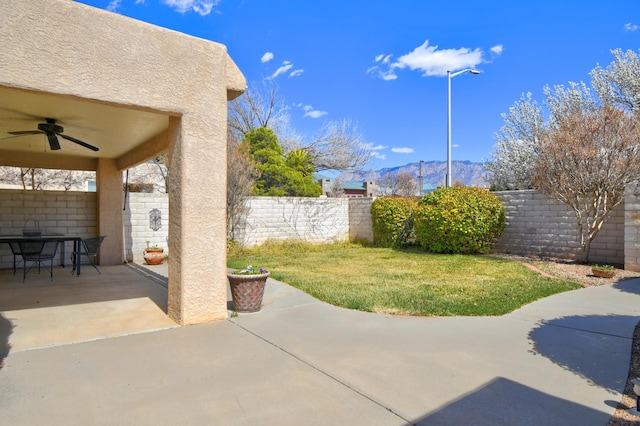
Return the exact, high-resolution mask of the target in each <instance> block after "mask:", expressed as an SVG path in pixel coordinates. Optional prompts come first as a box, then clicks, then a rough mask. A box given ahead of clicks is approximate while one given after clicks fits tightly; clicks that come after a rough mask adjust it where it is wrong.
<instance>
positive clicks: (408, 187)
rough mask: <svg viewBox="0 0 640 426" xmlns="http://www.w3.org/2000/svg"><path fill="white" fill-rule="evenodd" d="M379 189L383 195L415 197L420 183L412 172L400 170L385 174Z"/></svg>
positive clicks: (379, 183)
mask: <svg viewBox="0 0 640 426" xmlns="http://www.w3.org/2000/svg"><path fill="white" fill-rule="evenodd" d="M378 189H379V191H380V194H381V195H389V196H403V197H413V196H416V195H418V190H419V185H418V182H416V179H415V178H414V177H413V175H412V174H411V173H409V172H404V171H401V170H398V171H395V172H392V173H387V174H386V175H384V176H383V177H382V179H381V180H380V181H379V182H378Z"/></svg>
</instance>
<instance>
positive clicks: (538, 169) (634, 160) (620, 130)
mask: <svg viewBox="0 0 640 426" xmlns="http://www.w3.org/2000/svg"><path fill="white" fill-rule="evenodd" d="M545 92H546V95H547V104H548V105H549V108H550V110H551V117H550V123H549V126H548V127H547V129H546V130H545V131H544V132H543V133H542V134H541V138H540V143H539V145H538V157H537V161H536V165H535V168H534V178H533V184H534V188H536V189H539V190H540V191H542V192H544V193H545V194H547V195H549V196H550V197H552V198H555V199H557V200H559V201H561V202H563V203H565V204H567V205H568V206H569V207H570V208H571V209H572V210H573V211H574V213H575V216H576V224H577V230H578V235H579V238H580V247H581V248H582V256H581V260H582V261H585V262H587V261H588V260H589V251H590V248H591V242H592V241H593V239H594V238H595V237H596V235H597V234H598V231H600V229H601V227H602V225H603V224H604V223H605V221H606V220H607V218H608V217H609V215H610V214H611V212H612V210H613V209H614V208H615V207H616V206H617V205H619V204H620V203H621V202H622V201H623V200H624V190H625V186H626V185H627V184H628V183H631V182H634V181H636V180H637V179H638V178H640V161H638V154H640V122H639V121H638V120H637V119H636V118H635V117H633V116H632V115H630V114H629V113H627V112H625V111H623V110H621V109H619V108H616V107H615V106H614V105H612V104H610V103H604V104H603V103H600V102H598V101H597V99H595V98H593V96H592V95H591V93H590V91H589V89H588V88H587V87H586V86H585V85H584V84H581V85H578V84H571V85H570V87H569V88H565V87H562V86H557V87H555V89H554V90H553V91H551V90H550V89H549V88H546V89H545Z"/></svg>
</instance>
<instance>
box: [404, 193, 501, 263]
mask: <svg viewBox="0 0 640 426" xmlns="http://www.w3.org/2000/svg"><path fill="white" fill-rule="evenodd" d="M414 221H415V223H414V227H415V233H416V238H417V240H418V244H420V245H421V246H422V247H423V248H424V249H425V250H427V251H430V252H433V253H483V252H487V251H489V250H490V249H491V247H492V246H493V244H494V243H495V241H496V240H497V239H498V238H499V237H500V235H502V232H503V231H504V227H505V214H504V209H503V207H502V202H501V201H500V199H499V198H498V197H497V196H496V195H495V194H493V193H491V192H489V191H487V190H484V189H480V188H472V187H452V188H441V189H437V190H435V191H433V192H431V193H429V194H427V195H425V196H424V197H423V198H422V199H421V200H420V205H419V207H418V209H417V211H416V213H415V219H414Z"/></svg>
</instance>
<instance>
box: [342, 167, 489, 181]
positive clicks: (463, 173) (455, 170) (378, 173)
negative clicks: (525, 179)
mask: <svg viewBox="0 0 640 426" xmlns="http://www.w3.org/2000/svg"><path fill="white" fill-rule="evenodd" d="M398 171H401V172H409V173H411V175H413V177H414V178H415V179H416V180H419V177H420V162H417V163H409V164H405V165H404V166H398V167H387V168H384V169H380V170H373V169H371V170H362V171H358V172H346V173H342V174H340V175H339V176H338V179H340V180H342V181H370V182H377V181H379V180H380V179H381V178H383V177H384V176H385V175H386V174H388V173H395V172H398ZM446 174H447V162H446V161H423V162H422V182H423V183H424V184H427V183H430V184H433V185H434V186H444V180H445V175H446ZM485 175H486V170H485V168H484V165H483V164H482V163H474V162H471V161H452V162H451V176H452V178H451V182H452V183H454V184H455V183H456V182H458V181H462V182H464V184H465V185H466V186H478V187H488V186H489V185H488V183H487V182H486V180H485V179H484V177H485Z"/></svg>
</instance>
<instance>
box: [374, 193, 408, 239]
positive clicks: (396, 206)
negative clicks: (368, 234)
mask: <svg viewBox="0 0 640 426" xmlns="http://www.w3.org/2000/svg"><path fill="white" fill-rule="evenodd" d="M417 207H418V200H417V199H416V198H413V197H381V198H376V199H375V200H374V201H373V203H372V204H371V221H372V222H373V242H374V244H375V245H376V246H379V247H402V246H406V245H408V244H409V243H410V242H411V241H412V240H413V237H414V234H413V215H414V212H415V210H416V208H417Z"/></svg>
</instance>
